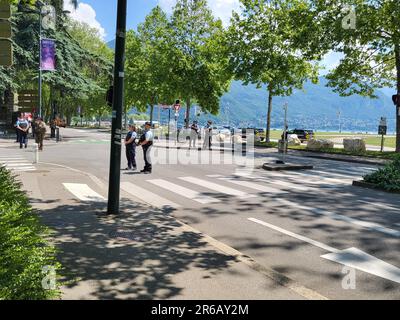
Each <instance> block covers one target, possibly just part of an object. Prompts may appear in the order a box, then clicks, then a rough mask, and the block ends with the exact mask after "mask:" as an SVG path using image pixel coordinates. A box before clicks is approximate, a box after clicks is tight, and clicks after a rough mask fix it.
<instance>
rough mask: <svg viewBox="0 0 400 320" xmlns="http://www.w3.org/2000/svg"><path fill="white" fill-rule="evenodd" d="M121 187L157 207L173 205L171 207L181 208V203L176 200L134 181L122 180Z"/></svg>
mask: <svg viewBox="0 0 400 320" xmlns="http://www.w3.org/2000/svg"><path fill="white" fill-rule="evenodd" d="M121 189H122V190H124V191H125V192H127V193H129V194H130V195H133V196H134V197H136V198H138V199H141V200H143V201H144V202H146V203H148V204H150V205H151V206H153V207H156V208H164V207H171V208H179V207H180V205H179V204H176V203H175V202H172V201H169V200H168V199H165V198H163V197H160V196H159V195H157V194H155V193H153V192H150V191H148V190H146V189H143V188H141V187H139V186H137V185H135V184H133V183H130V182H122V183H121Z"/></svg>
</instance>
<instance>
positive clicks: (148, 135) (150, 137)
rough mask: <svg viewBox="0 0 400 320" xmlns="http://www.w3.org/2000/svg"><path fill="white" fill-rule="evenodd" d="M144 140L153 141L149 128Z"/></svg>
mask: <svg viewBox="0 0 400 320" xmlns="http://www.w3.org/2000/svg"><path fill="white" fill-rule="evenodd" d="M146 141H149V142H150V141H153V132H151V130H149V131H147V132H146Z"/></svg>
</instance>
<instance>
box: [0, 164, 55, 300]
mask: <svg viewBox="0 0 400 320" xmlns="http://www.w3.org/2000/svg"><path fill="white" fill-rule="evenodd" d="M48 235H49V230H48V229H47V228H46V227H44V226H43V225H41V224H40V222H39V218H38V216H37V214H36V213H35V211H34V210H33V208H32V207H31V206H30V204H29V201H28V198H27V196H26V195H25V193H24V192H23V191H22V190H21V184H20V183H19V182H17V181H16V179H15V177H14V176H13V175H12V174H11V173H10V171H8V170H6V169H5V168H4V167H0V300H46V299H55V298H58V297H59V296H60V292H59V288H58V286H57V284H56V287H53V286H51V285H50V286H49V285H47V288H46V286H43V285H42V282H43V283H44V284H46V283H49V284H51V283H50V282H48V281H47V278H46V276H47V275H48V273H46V272H45V271H44V268H46V267H51V268H55V270H56V272H57V271H58V270H60V267H61V266H60V264H59V263H58V262H57V260H56V249H55V247H54V246H53V245H51V244H50V243H49V241H48V239H47V238H46V237H47V236H48ZM49 287H50V289H49Z"/></svg>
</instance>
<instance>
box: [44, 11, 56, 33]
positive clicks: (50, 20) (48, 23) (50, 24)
mask: <svg viewBox="0 0 400 320" xmlns="http://www.w3.org/2000/svg"><path fill="white" fill-rule="evenodd" d="M42 15H43V19H42V27H43V29H45V30H48V29H52V30H54V29H55V28H56V19H57V15H56V9H55V8H54V7H53V6H51V5H46V6H43V7H42Z"/></svg>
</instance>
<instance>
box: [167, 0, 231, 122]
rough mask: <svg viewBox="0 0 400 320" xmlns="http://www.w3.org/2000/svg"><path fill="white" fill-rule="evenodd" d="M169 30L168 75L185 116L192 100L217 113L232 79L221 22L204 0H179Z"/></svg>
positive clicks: (188, 111) (205, 109)
mask: <svg viewBox="0 0 400 320" xmlns="http://www.w3.org/2000/svg"><path fill="white" fill-rule="evenodd" d="M171 30H172V33H171V39H170V40H171V44H170V50H169V55H170V57H169V61H170V62H171V73H170V75H171V77H172V79H173V83H174V84H175V92H176V94H177V95H178V96H179V97H181V99H182V100H184V102H185V103H186V108H187V116H188V118H189V115H190V107H191V104H192V102H194V101H196V102H197V103H198V105H199V106H200V107H201V108H202V110H203V111H206V112H209V113H212V114H217V113H218V111H219V102H220V97H221V96H222V95H223V94H224V92H226V91H227V90H228V89H229V84H230V80H231V74H230V73H229V72H228V57H227V56H226V55H225V54H224V51H225V50H224V34H225V32H224V29H223V27H222V22H221V21H220V20H216V19H214V17H213V15H212V12H211V10H210V9H209V8H208V6H207V2H206V1H205V0H178V1H177V3H176V6H175V8H174V12H173V14H172V17H171ZM187 120H188V121H189V119H187Z"/></svg>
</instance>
